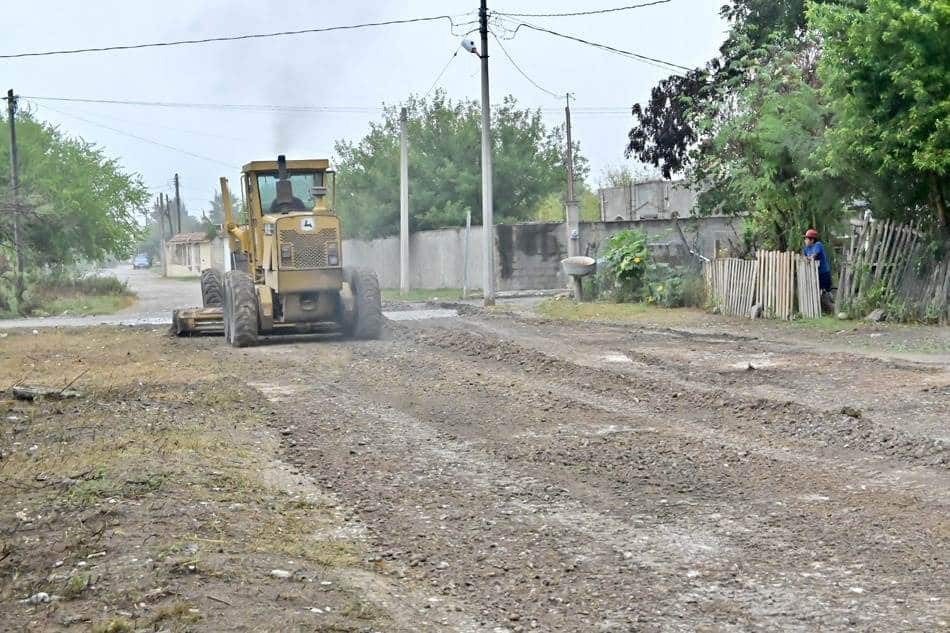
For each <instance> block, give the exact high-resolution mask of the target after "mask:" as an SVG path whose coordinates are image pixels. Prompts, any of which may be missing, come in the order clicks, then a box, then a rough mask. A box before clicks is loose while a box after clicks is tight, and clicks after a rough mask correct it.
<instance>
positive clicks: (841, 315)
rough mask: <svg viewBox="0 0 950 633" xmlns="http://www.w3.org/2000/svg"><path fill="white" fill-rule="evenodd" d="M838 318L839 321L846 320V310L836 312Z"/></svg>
mask: <svg viewBox="0 0 950 633" xmlns="http://www.w3.org/2000/svg"><path fill="white" fill-rule="evenodd" d="M838 320H839V321H847V320H848V313H847V312H839V313H838Z"/></svg>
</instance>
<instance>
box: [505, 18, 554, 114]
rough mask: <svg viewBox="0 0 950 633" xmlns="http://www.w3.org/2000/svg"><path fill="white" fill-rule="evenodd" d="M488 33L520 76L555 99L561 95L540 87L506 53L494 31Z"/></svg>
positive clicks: (506, 50)
mask: <svg viewBox="0 0 950 633" xmlns="http://www.w3.org/2000/svg"><path fill="white" fill-rule="evenodd" d="M490 33H491V34H492V37H494V38H495V42H497V43H498V47H499V48H500V49H501V52H502V53H504V54H505V57H507V58H508V61H510V62H511V65H512V66H514V67H515V70H517V71H518V72H519V73H521V76H522V77H524V78H525V79H527V80H528V81H529V82H530V83H531V85H532V86H534V87H535V88H537V89H538V90H540V91H541V92H545V93H547V94H549V95H551V96H552V97H554V98H555V99H559V98H560V97H561V95H559V94H557V93H554V92H551V91H550V90H548V89H547V88H544V87H542V86H541V85H540V84H539V83H538V82H536V81H535V80H534V79H532V78H531V77H529V76H528V74H527V73H526V72H525V71H523V70H521V66H519V65H518V62H516V61H515V60H514V59H512V57H511V55H510V54H509V53H508V49H506V48H505V45H504V44H502V43H501V39H500V38H499V37H498V36H497V35H495V32H494V31H490Z"/></svg>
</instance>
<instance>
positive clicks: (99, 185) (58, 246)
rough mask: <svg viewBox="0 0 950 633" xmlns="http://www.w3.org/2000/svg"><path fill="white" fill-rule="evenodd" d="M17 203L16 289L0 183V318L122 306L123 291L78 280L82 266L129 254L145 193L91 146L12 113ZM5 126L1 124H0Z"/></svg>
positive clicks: (6, 146) (1, 138) (0, 166)
mask: <svg viewBox="0 0 950 633" xmlns="http://www.w3.org/2000/svg"><path fill="white" fill-rule="evenodd" d="M16 125H17V150H18V153H19V158H18V165H19V177H20V184H19V189H18V192H17V193H18V205H17V209H16V211H18V215H19V218H20V235H21V242H22V249H21V252H22V257H23V263H24V266H23V268H24V275H23V278H24V281H25V284H24V287H23V288H22V289H18V288H17V284H16V257H15V251H14V241H13V217H14V213H13V211H14V209H13V208H12V207H11V205H10V200H11V197H10V191H9V187H8V183H7V180H6V178H5V177H4V178H3V179H2V181H0V183H2V184H0V205H2V206H0V210H2V213H0V315H16V314H20V315H25V314H30V313H32V312H40V313H51V314H52V313H57V312H62V311H65V310H69V311H70V312H76V313H100V312H104V311H111V310H113V309H115V308H117V307H121V306H122V305H124V304H127V302H128V301H129V297H130V294H129V293H128V291H127V289H124V288H118V287H114V286H112V287H109V286H108V284H110V283H111V282H101V281H98V280H94V279H92V278H89V277H86V278H81V277H80V275H81V273H80V272H79V271H81V270H82V268H83V267H85V266H86V265H88V264H89V263H90V262H100V261H103V260H105V259H108V258H113V257H114V258H119V259H124V258H126V257H128V256H130V255H131V254H132V252H133V248H134V246H135V243H136V241H137V240H138V239H139V237H140V234H141V230H140V227H139V224H138V222H137V221H136V217H135V216H136V214H138V213H140V212H141V211H142V210H144V208H145V205H146V203H147V201H148V190H147V188H146V187H145V185H144V183H143V182H142V180H141V178H140V177H139V176H138V175H136V174H129V173H127V172H125V171H124V170H123V168H122V166H121V165H120V164H119V162H118V161H116V160H115V159H112V158H108V157H107V156H106V155H105V153H104V152H103V151H102V150H101V149H100V148H99V147H97V146H95V145H93V144H91V143H87V142H86V141H84V140H82V139H81V138H76V137H72V136H69V135H68V134H67V133H65V132H63V131H62V130H60V129H59V128H58V127H55V126H52V125H50V124H48V123H45V122H42V121H40V120H38V119H37V118H36V117H35V115H34V114H33V113H32V112H30V111H29V110H24V109H21V110H19V112H18V113H17V118H16ZM3 126H4V127H6V121H4V122H3ZM9 172H10V139H9V136H8V135H6V134H2V135H0V173H3V174H8V173H9Z"/></svg>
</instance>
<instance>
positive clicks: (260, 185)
mask: <svg viewBox="0 0 950 633" xmlns="http://www.w3.org/2000/svg"><path fill="white" fill-rule="evenodd" d="M288 178H289V179H290V184H291V187H292V188H293V190H294V197H295V198H299V199H300V200H301V201H302V202H303V204H304V207H306V208H307V209H312V208H313V204H314V200H313V195H311V193H310V188H311V187H322V186H323V182H324V178H323V172H322V171H318V172H312V173H307V174H293V173H291V174H290V175H289V176H288ZM257 191H258V193H259V194H260V202H261V211H262V212H263V213H265V214H266V213H267V212H268V210H269V209H270V206H271V204H272V203H273V202H274V199H275V198H276V197H277V173H276V172H274V173H273V174H258V176H257Z"/></svg>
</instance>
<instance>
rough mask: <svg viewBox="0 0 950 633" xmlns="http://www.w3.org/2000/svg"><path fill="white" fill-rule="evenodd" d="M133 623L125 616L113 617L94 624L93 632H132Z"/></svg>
mask: <svg viewBox="0 0 950 633" xmlns="http://www.w3.org/2000/svg"><path fill="white" fill-rule="evenodd" d="M134 630H135V629H134V627H133V626H132V623H131V622H129V621H128V620H126V619H125V618H112V619H111V620H106V621H105V622H100V623H98V624H93V625H92V628H91V629H90V631H91V633H131V632H132V631H134Z"/></svg>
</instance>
